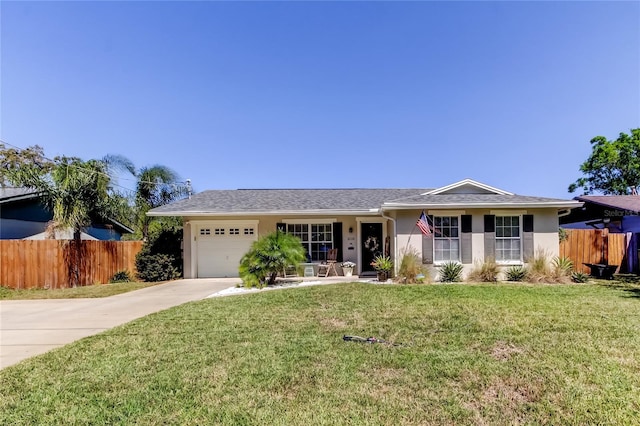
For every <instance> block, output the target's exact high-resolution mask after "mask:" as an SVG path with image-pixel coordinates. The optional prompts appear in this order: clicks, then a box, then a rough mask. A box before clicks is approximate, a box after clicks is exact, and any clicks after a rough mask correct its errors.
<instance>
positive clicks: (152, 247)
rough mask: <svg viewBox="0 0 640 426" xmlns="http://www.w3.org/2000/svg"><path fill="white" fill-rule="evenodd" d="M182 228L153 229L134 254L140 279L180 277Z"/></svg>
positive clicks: (151, 280) (151, 279) (153, 279)
mask: <svg viewBox="0 0 640 426" xmlns="http://www.w3.org/2000/svg"><path fill="white" fill-rule="evenodd" d="M181 244H182V229H179V228H177V227H174V226H166V227H161V228H157V229H154V230H153V232H150V233H149V238H148V240H147V241H145V243H144V245H143V246H142V250H140V253H138V255H137V256H136V271H137V275H138V278H139V279H140V280H142V281H148V282H157V281H167V280H174V279H177V278H180V277H182V250H181V248H180V246H181Z"/></svg>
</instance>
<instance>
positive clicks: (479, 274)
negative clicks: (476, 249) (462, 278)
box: [467, 257, 500, 283]
mask: <svg viewBox="0 0 640 426" xmlns="http://www.w3.org/2000/svg"><path fill="white" fill-rule="evenodd" d="M499 272H500V270H499V268H498V264H497V263H496V260H495V259H494V258H492V257H490V258H487V259H485V260H484V262H482V263H476V265H475V266H474V268H473V270H472V271H471V272H470V273H469V276H468V277H467V281H475V282H483V283H494V282H496V281H498V273H499Z"/></svg>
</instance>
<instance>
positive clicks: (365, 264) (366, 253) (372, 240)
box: [360, 223, 384, 273]
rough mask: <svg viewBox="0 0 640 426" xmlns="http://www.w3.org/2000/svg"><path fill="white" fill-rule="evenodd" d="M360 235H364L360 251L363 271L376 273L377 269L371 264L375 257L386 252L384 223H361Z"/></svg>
mask: <svg viewBox="0 0 640 426" xmlns="http://www.w3.org/2000/svg"><path fill="white" fill-rule="evenodd" d="M360 235H361V237H362V239H361V241H362V243H361V245H360V252H361V253H362V268H361V269H362V270H361V272H372V273H375V269H373V266H371V262H373V259H374V258H375V257H376V256H378V255H380V254H382V253H384V241H383V240H382V224H381V223H361V224H360Z"/></svg>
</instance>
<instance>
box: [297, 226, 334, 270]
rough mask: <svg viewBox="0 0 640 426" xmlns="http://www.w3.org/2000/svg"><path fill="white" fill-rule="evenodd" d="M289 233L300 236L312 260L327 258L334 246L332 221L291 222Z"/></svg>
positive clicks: (319, 260) (318, 260) (317, 260)
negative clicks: (313, 222) (315, 222)
mask: <svg viewBox="0 0 640 426" xmlns="http://www.w3.org/2000/svg"><path fill="white" fill-rule="evenodd" d="M287 233H288V234H291V235H294V236H296V237H298V238H300V241H302V245H303V247H304V248H305V249H306V250H307V254H308V257H309V258H310V259H311V261H312V262H322V261H325V260H327V253H328V252H329V250H330V249H332V248H333V224H331V223H319V224H309V223H289V224H287Z"/></svg>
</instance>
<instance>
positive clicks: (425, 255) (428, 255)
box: [420, 215, 435, 264]
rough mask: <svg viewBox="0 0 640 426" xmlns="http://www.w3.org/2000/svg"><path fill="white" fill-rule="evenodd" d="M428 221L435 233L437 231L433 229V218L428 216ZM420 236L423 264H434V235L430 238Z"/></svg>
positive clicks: (429, 236)
mask: <svg viewBox="0 0 640 426" xmlns="http://www.w3.org/2000/svg"><path fill="white" fill-rule="evenodd" d="M427 221H428V222H429V224H431V225H432V230H433V231H434V232H435V229H433V224H434V222H433V216H432V215H428V217H427ZM420 235H421V236H422V263H424V264H433V233H432V234H431V235H428V236H425V235H422V233H421V234H420Z"/></svg>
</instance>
